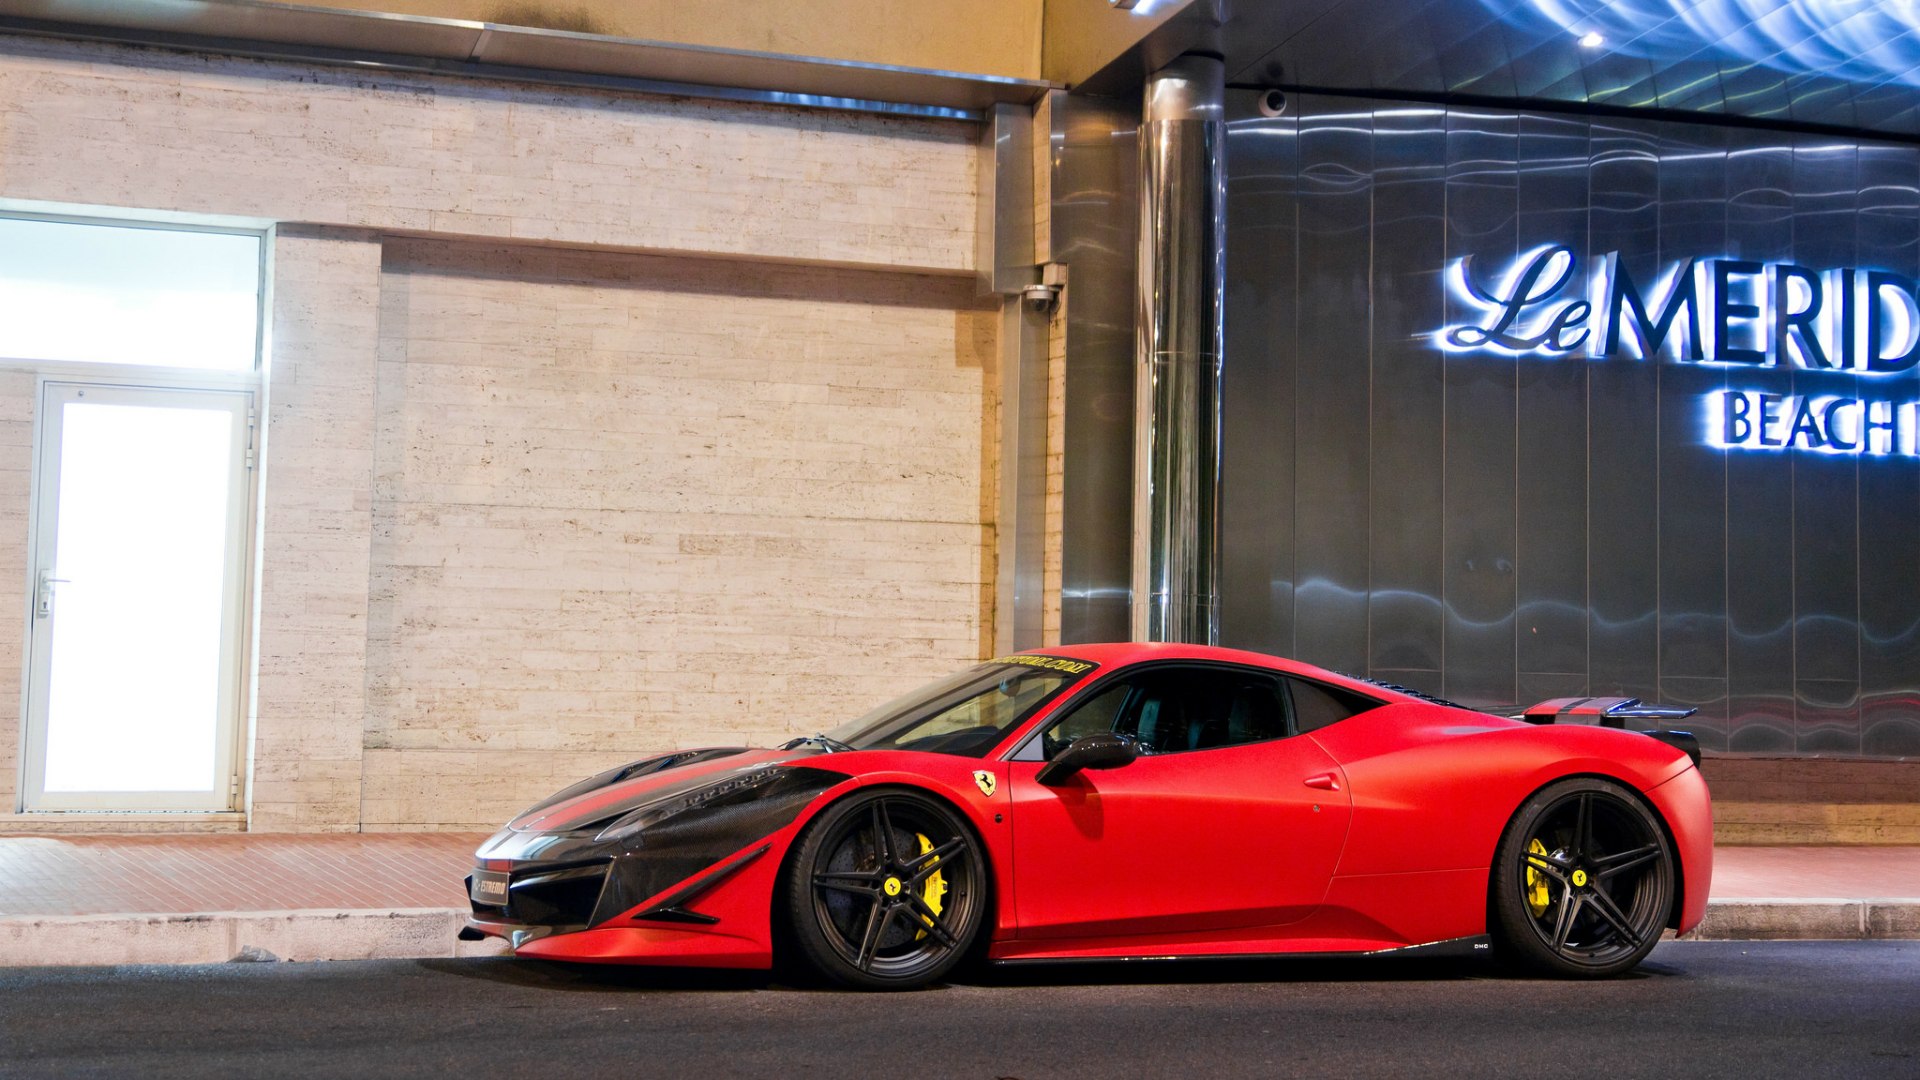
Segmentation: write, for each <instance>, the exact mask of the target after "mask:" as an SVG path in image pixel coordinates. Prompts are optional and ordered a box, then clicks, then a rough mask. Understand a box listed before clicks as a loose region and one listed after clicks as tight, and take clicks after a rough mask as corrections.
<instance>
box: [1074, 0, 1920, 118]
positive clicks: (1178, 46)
mask: <svg viewBox="0 0 1920 1080" xmlns="http://www.w3.org/2000/svg"><path fill="white" fill-rule="evenodd" d="M1220 7H1229V8H1230V10H1229V11H1228V14H1227V17H1226V18H1225V20H1224V21H1217V20H1216V19H1215V17H1214V16H1213V12H1215V11H1216V10H1218V9H1219V8H1220ZM1196 49H1197V50H1203V51H1211V52H1218V53H1219V54H1221V55H1223V56H1224V57H1225V58H1226V62H1227V78H1228V80H1229V82H1230V83H1232V84H1234V85H1247V86H1281V87H1289V86H1291V87H1309V88H1314V89H1320V90H1334V91H1342V90H1344V91H1353V92H1366V93H1377V94H1389V95H1390V94H1405V95H1410V96H1412V95H1423V96H1431V95H1451V96H1462V97H1477V98H1491V99H1513V100H1522V101H1531V102H1536V103H1544V104H1551V103H1564V104H1576V105H1581V106H1598V107H1604V108H1609V109H1631V110H1670V111H1673V112H1679V113H1706V114H1712V115H1719V116H1727V117H1739V118H1742V119H1744V120H1749V121H1762V122H1770V123H1779V124H1791V125H1796V126H1806V127H1827V128H1841V129H1852V130H1860V131H1869V132H1878V133H1882V134H1889V135H1896V136H1903V137H1916V136H1920V5H1916V4H1913V3H1905V2H1893V0H1881V2H1876V0H1613V2H1609V0H1294V2H1287V3H1236V4H1232V5H1225V4H1223V3H1222V2H1221V0H1198V2H1196V3H1194V4H1193V5H1192V6H1190V7H1188V8H1187V9H1185V10H1184V11H1182V12H1181V13H1180V14H1179V15H1177V16H1175V17H1174V18H1172V19H1171V20H1169V21H1168V22H1167V23H1165V24H1164V25H1162V26H1161V27H1160V28H1158V29H1157V30H1156V31H1155V32H1154V33H1152V34H1151V35H1149V36H1148V37H1147V38H1146V39H1145V40H1143V41H1142V42H1141V43H1139V44H1138V45H1136V46H1134V47H1133V48H1132V49H1130V50H1129V51H1128V52H1127V53H1126V54H1125V55H1123V56H1121V57H1120V58H1119V59H1118V60H1116V61H1115V62H1114V63H1112V64H1110V65H1108V66H1107V67H1106V68H1104V69H1103V70H1102V71H1101V72H1099V73H1098V74H1097V75H1095V76H1093V77H1092V78H1090V79H1088V80H1086V81H1085V82H1084V83H1083V84H1082V87H1083V88H1084V89H1087V90H1091V91H1094V92H1108V93H1129V92H1131V91H1132V90H1133V88H1135V87H1137V86H1138V85H1139V84H1140V81H1141V79H1142V78H1143V76H1144V74H1145V73H1146V72H1147V71H1150V70H1153V69H1154V68H1157V67H1158V66H1159V65H1161V64H1162V63H1164V62H1165V61H1166V60H1168V59H1170V58H1172V57H1173V56H1177V55H1179V54H1180V53H1182V52H1186V51H1190V50H1196Z"/></svg>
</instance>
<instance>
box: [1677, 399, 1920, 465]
mask: <svg viewBox="0 0 1920 1080" xmlns="http://www.w3.org/2000/svg"><path fill="white" fill-rule="evenodd" d="M1706 412H1707V430H1708V436H1709V437H1708V442H1709V443H1710V444H1711V445H1713V446H1717V447H1720V448H1721V449H1727V450H1773V451H1786V450H1795V451H1811V452H1814V453H1821V454H1842V455H1853V456H1870V457H1887V456H1890V455H1891V456H1900V457H1916V456H1920V447H1917V446H1916V445H1915V441H1914V438H1913V433H1914V430H1915V426H1914V420H1915V418H1916V417H1920V401H1893V400H1887V399H1884V398H1857V397H1846V396H1835V395H1819V396H1810V395H1801V394H1789V395H1780V394H1769V393H1766V392H1764V391H1759V390H1726V391H1721V392H1718V393H1714V394H1709V395H1707V410H1706Z"/></svg>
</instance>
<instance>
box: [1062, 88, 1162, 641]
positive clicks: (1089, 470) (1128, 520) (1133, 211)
mask: <svg viewBox="0 0 1920 1080" xmlns="http://www.w3.org/2000/svg"><path fill="white" fill-rule="evenodd" d="M1139 129H1140V103H1139V101H1138V100H1130V101H1120V100H1115V99H1108V98H1097V97H1085V96H1081V95H1075V94H1068V95H1062V96H1059V97H1056V98H1055V99H1054V108H1053V130H1052V132H1051V133H1050V136H1049V137H1050V138H1051V140H1052V145H1053V211H1052V228H1053V256H1054V258H1055V259H1056V260H1058V261H1060V262H1062V263H1065V264H1066V266H1067V289H1066V297H1065V304H1066V309H1065V313H1064V314H1065V318H1066V323H1067V340H1066V353H1067V354H1066V391H1067V393H1066V418H1065V419H1066V446H1065V447H1064V453H1063V455H1062V456H1063V461H1064V465H1063V468H1064V470H1065V475H1064V477H1063V483H1062V497H1063V519H1064V522H1065V529H1064V534H1063V536H1062V538H1061V552H1060V555H1061V560H1060V562H1061V570H1060V578H1061V585H1060V640H1061V641H1062V642H1065V643H1067V644H1073V643H1075V642H1086V641H1125V640H1127V638H1128V636H1129V630H1130V625H1129V617H1128V616H1129V609H1128V596H1129V593H1130V589H1131V582H1132V570H1131V566H1132V551H1133V525H1132V523H1133V390H1134V388H1133V376H1134V373H1133V365H1134V272H1135V264H1136V262H1137V260H1138V254H1137V250H1136V244H1135V237H1136V236H1137V235H1138V234H1139V217H1140V211H1139V206H1140V195H1139V172H1140V150H1139Z"/></svg>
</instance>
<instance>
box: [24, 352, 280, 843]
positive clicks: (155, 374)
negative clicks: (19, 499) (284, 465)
mask: <svg viewBox="0 0 1920 1080" xmlns="http://www.w3.org/2000/svg"><path fill="white" fill-rule="evenodd" d="M262 381H263V380H262V379H261V377H260V372H259V370H258V369H257V368H256V369H255V370H253V371H247V372H231V373H228V372H220V373H213V372H204V371H203V372H186V371H181V370H178V369H155V368H151V367H139V366H135V365H102V364H46V365H43V366H42V367H41V368H40V370H39V371H37V372H36V373H35V378H34V393H33V410H34V411H33V425H32V428H33V433H32V444H33V445H32V464H31V467H30V468H31V471H30V472H29V474H28V475H29V483H28V496H27V505H28V514H27V560H26V567H25V570H24V580H23V581H22V597H23V599H24V601H25V602H24V603H23V604H22V605H21V612H20V617H21V620H22V621H21V627H22V630H21V639H20V642H21V649H20V665H21V677H20V712H19V714H18V715H19V717H20V730H19V736H18V740H17V741H18V751H19V758H18V760H19V767H18V769H16V771H15V779H16V783H15V787H14V791H15V795H14V800H13V801H14V806H13V811H14V813H16V814H24V815H38V814H116V815H117V814H141V815H152V814H170V815H206V814H220V813H236V812H242V811H244V809H245V806H246V797H247V791H246V787H247V778H248V776H249V774H250V768H251V760H250V758H251V755H250V754H249V753H248V747H249V746H250V740H251V730H252V715H253V702H252V700H251V691H252V686H253V674H254V666H255V657H256V645H257V641H256V634H255V620H256V616H257V609H258V606H259V603H258V582H257V572H258V571H257V566H258V563H257V554H258V548H259V533H258V530H259V522H260V513H261V506H260V479H261V477H260V474H261V472H262V470H261V468H260V463H261V456H262V453H261V452H262V435H263V423H262V418H261V402H262V399H263V392H262V391H263V387H262ZM64 386H75V387H81V388H90V387H99V388H102V389H108V390H132V391H142V392H159V393H167V392H174V393H227V394H235V395H238V396H239V397H240V398H241V399H242V402H243V404H244V412H245V416H244V422H245V424H246V430H245V432H244V436H245V439H244V441H245V448H244V449H243V456H244V461H243V463H242V465H241V476H240V483H239V485H238V487H239V490H238V491H237V492H236V493H235V497H236V498H238V499H239V500H240V507H239V513H238V520H237V521H235V522H233V528H234V529H235V532H236V537H235V540H236V547H235V550H234V551H233V553H232V555H231V556H230V559H231V561H230V562H229V564H228V569H229V571H230V572H231V573H232V574H234V575H235V578H234V580H235V581H236V582H237V588H236V595H235V596H234V598H233V600H232V603H233V605H234V608H235V612H234V614H235V616H236V621H235V624H234V628H233V635H234V638H235V640H234V642H233V654H232V655H233V669H232V671H230V672H229V673H228V676H227V679H226V683H227V685H225V686H223V687H222V693H223V694H225V695H227V696H228V698H229V700H230V701H231V702H232V707H231V716H230V717H228V718H225V719H224V721H223V722H225V723H227V724H228V725H229V727H230V730H229V731H228V732H227V733H226V737H225V740H224V741H226V743H227V744H228V745H226V746H225V747H224V748H222V749H223V750H224V753H225V755H226V758H227V767H228V775H227V777H225V778H224V779H225V783H224V784H222V777H220V776H219V775H217V774H216V775H215V777H214V791H213V794H212V795H211V797H210V798H208V799H205V800H197V801H195V802H193V803H192V804H191V805H177V806H165V805H155V806H151V807H141V808H126V807H111V806H100V805H97V804H96V805H80V804H79V803H84V802H86V801H87V800H85V799H81V800H75V802H76V805H70V806H48V805H45V802H46V798H45V796H46V793H45V792H44V791H41V790H39V789H40V788H41V786H42V785H43V783H44V777H43V775H42V773H43V770H44V761H42V760H41V759H40V758H39V756H38V754H39V753H40V751H41V750H42V749H43V747H42V741H43V740H44V736H45V732H44V730H43V725H36V724H35V723H34V717H33V712H32V709H33V700H32V699H33V692H34V670H35V667H36V664H37V660H38V656H37V650H36V648H35V645H34V623H35V618H34V607H35V604H36V603H37V599H38V596H37V590H38V587H39V581H38V573H39V566H40V558H41V554H42V536H43V534H47V533H49V529H48V528H46V527H43V523H42V521H41V516H42V505H43V501H44V500H46V499H47V498H48V497H49V496H50V494H51V493H50V492H48V491H47V490H46V484H45V479H46V466H47V462H46V460H45V454H46V450H47V447H46V439H47V434H48V431H47V429H48V427H49V425H50V422H51V418H50V410H49V409H48V408H47V400H48V394H49V392H50V390H51V389H52V388H55V387H64ZM36 797H37V799H38V801H39V803H40V805H33V803H34V801H35V799H36ZM56 801H59V800H56ZM168 801H176V802H181V803H183V804H184V803H185V802H186V800H184V799H181V800H169V799H168V798H166V795H165V794H164V793H163V794H162V796H161V797H160V798H159V799H156V800H155V802H156V803H157V804H158V803H165V802H168Z"/></svg>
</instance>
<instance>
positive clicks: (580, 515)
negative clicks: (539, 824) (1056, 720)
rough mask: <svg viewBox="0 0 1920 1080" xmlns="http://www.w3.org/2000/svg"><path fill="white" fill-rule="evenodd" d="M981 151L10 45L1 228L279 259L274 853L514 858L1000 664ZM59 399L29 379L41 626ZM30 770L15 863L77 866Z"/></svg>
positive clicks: (13, 632) (750, 109)
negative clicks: (659, 773)
mask: <svg viewBox="0 0 1920 1080" xmlns="http://www.w3.org/2000/svg"><path fill="white" fill-rule="evenodd" d="M976 138H977V129H976V128H975V127H974V126H972V125H968V124H963V123H955V122H946V121H922V120H910V119H901V118H892V117H877V116H864V115H854V114H844V113H830V112H823V111H808V110H797V109H782V108H773V107H762V106H754V105H742V104H730V103H729V104H719V103H712V102H700V101H689V100H682V99H672V98H656V97H638V96H631V95H618V94H612V93H599V92H592V91H571V90H554V89H551V88H538V87H531V86H521V85H513V84H506V83H497V84H496V83H477V82H467V81H461V80H455V79H443V78H433V77H426V76H406V75H367V74H364V73H356V72H351V71H347V70H344V69H333V68H314V67H304V66H299V65H291V64H283V63H273V62H257V61H250V60H239V59H230V58H220V57H210V56H202V55H190V54H183V53H174V52H169V51H165V50H151V49H132V48H118V47H110V46H97V45H81V44H73V43H64V42H54V41H44V40H38V39H28V38H7V37H0V209H5V210H26V211H39V212H52V213H62V214H86V213H91V214H96V215H100V216H108V217H115V216H117V217H127V218H142V217H162V218H165V217H174V218H183V219H186V220H210V221H216V222H219V223H224V224H239V225H253V226H256V227H260V228H264V229H270V230H272V244H271V247H272V257H271V269H270V272H269V286H270V290H271V293H270V312H271V320H270V328H269V343H268V349H267V355H266V357H265V364H264V368H263V372H262V379H261V383H260V385H259V387H258V390H257V393H258V394H259V401H260V404H261V405H262V407H263V415H264V416H265V433H264V447H263V458H262V461H263V466H262V471H261V475H262V477H263V484H262V495H261V499H262V501H261V504H260V519H261V524H260V536H259V550H258V552H257V553H256V570H257V573H258V579H259V590H258V598H257V604H258V610H257V613H256V619H255V624H256V626H255V629H256V632H257V637H258V643H257V647H256V650H255V653H256V656H257V681H256V685H255V686H254V687H253V691H254V693H253V699H254V702H255V709H254V712H255V715H254V716H253V717H252V718H251V722H252V725H253V732H252V740H251V750H250V770H251V772H250V782H249V785H248V791H249V799H248V801H249V816H248V819H247V822H246V824H247V827H250V828H253V829H259V830H355V829H424V828H443V827H466V828H473V827H489V826H491V825H494V824H497V823H498V822H499V821H500V820H501V819H502V818H503V817H504V816H505V815H507V814H509V813H511V812H512V811H513V810H514V809H516V808H517V807H519V806H520V805H523V804H524V803H525V802H527V801H528V800H529V799H531V798H535V797H538V796H540V795H542V794H545V793H546V792H548V791H550V790H551V789H552V788H554V787H556V786H558V785H559V784H562V783H565V782H567V781H569V780H571V779H574V778H577V777H578V776H580V775H584V774H585V773H587V772H590V771H593V770H596V769H598V768H601V767H604V766H606V765H607V764H609V763H611V762H616V761H618V760H624V759H626V758H627V757H630V756H637V755H640V754H644V753H647V752H651V751H656V750H665V749H672V748H675V747H679V746H685V745H689V744H694V743H711V742H742V741H765V740H768V739H772V738H776V737H779V736H782V735H784V734H786V733H788V732H791V731H794V730H797V729H800V728H805V729H807V730H813V729H814V728H816V727H818V726H822V725H826V724H831V723H835V722H838V721H839V720H840V719H843V718H845V717H847V716H849V715H851V714H852V713H855V712H858V711H860V710H861V709H863V708H864V707H866V706H868V705H870V704H873V703H876V702H877V701H879V700H882V699H885V698H887V697H890V696H892V695H894V694H896V693H898V692H900V691H903V690H905V689H907V688H908V687H910V686H911V685H913V684H914V683H916V682H919V681H922V680H924V679H926V678H929V677H932V676H934V675H937V674H940V673H942V672H943V671H946V670H949V669H951V668H954V667H956V666H961V665H964V664H966V663H969V662H972V661H974V660H976V659H978V658H979V657H980V656H981V655H982V654H983V650H985V649H986V648H987V647H988V644H989V643H990V642H991V638H992V635H991V627H990V626H988V625H986V623H987V621H988V620H989V619H990V611H991V607H990V582H991V572H990V571H991V567H990V562H989V560H990V557H991V554H990V553H991V551H992V542H993V538H992V528H993V523H992V511H991V497H990V493H991V492H992V491H993V485H994V481H993V477H992V471H993V468H994V445H993V443H992V441H991V440H990V439H988V438H986V437H985V436H984V434H983V433H984V432H988V431H991V430H993V429H992V427H991V421H992V417H993V409H994V401H993V395H992V392H991V388H992V387H993V386H994V385H996V384H995V382H994V378H995V376H994V375H993V373H992V372H991V371H990V370H988V369H989V368H990V366H991V365H992V363H993V357H994V352H995V350H994V338H993V335H994V333H995V329H994V321H993V318H992V316H991V313H990V312H989V311H988V310H986V309H983V308H981V307H979V306H978V305H977V302H976V301H975V299H974V297H973V292H972V278H971V276H970V271H971V259H972V251H973V234H972V232H973V222H974V184H975V179H974V152H975V139H976ZM47 373H48V371H47V369H46V368H45V367H44V366H39V367H36V366H35V365H31V364H20V363H11V362H4V361H0V582H4V581H12V582H15V585H13V586H9V587H0V603H4V602H7V601H6V598H7V597H8V596H12V597H13V599H12V601H11V602H12V603H14V604H16V605H17V606H16V610H20V609H21V608H23V607H24V605H25V604H26V602H27V597H26V590H25V584H24V583H25V581H26V579H27V573H26V565H25V562H26V551H27V544H26V538H27V527H28V520H29V515H30V507H31V482H30V478H29V473H30V469H31V461H32V433H33V430H34V417H33V410H34V398H35V392H36V386H37V377H38V376H40V375H43V374H47ZM22 626H23V620H22V619H12V620H0V672H3V673H5V674H4V676H0V683H6V684H8V685H9V686H11V687H12V689H13V690H14V694H13V698H14V700H16V701H17V700H19V693H18V688H19V679H20V675H19V673H20V671H21V670H22V667H23V659H24V658H23V656H22V652H23V649H24V643H23V641H22V640H21V630H22ZM6 627H11V628H12V629H5V628H6ZM19 736H20V725H19V715H18V710H17V709H9V710H5V711H0V828H7V829H21V828H36V827H41V828H57V827H62V823H61V822H58V821H51V820H49V818H40V817H35V816H32V815H29V816H24V817H23V816H19V815H13V814H11V813H10V812H11V811H12V810H13V809H14V807H15V805H16V803H15V798H14V784H15V781H16V779H17V776H18V772H19V762H18V760H17V747H18V745H19ZM49 817H50V816H49ZM68 824H70V823H68ZM85 827H90V828H100V827H102V826H101V824H100V823H99V822H97V821H95V822H89V823H86V826H85ZM109 827H111V826H109Z"/></svg>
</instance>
